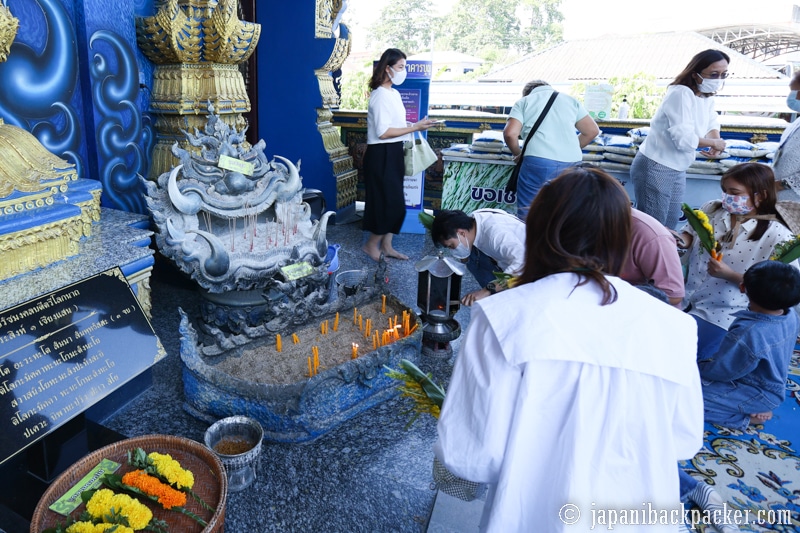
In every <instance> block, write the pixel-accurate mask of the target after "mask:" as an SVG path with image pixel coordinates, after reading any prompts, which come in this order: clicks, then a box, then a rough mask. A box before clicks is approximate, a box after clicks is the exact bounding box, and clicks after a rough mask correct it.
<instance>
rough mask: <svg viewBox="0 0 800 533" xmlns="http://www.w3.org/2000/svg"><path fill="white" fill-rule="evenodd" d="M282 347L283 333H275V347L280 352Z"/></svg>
mask: <svg viewBox="0 0 800 533" xmlns="http://www.w3.org/2000/svg"><path fill="white" fill-rule="evenodd" d="M282 348H283V346H282V345H281V334H280V333H278V334H277V335H275V349H276V350H278V351H279V352H280V351H281V349H282Z"/></svg>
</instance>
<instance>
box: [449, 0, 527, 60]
mask: <svg viewBox="0 0 800 533" xmlns="http://www.w3.org/2000/svg"><path fill="white" fill-rule="evenodd" d="M519 3H520V0H459V2H458V3H457V4H456V6H455V8H454V9H453V12H452V13H450V14H449V15H448V16H446V17H443V19H442V23H441V25H439V26H438V28H439V31H438V33H440V34H444V35H447V36H448V37H449V39H447V41H448V43H447V44H448V46H447V48H449V49H451V50H455V51H457V52H463V53H465V54H470V55H481V52H482V51H483V50H485V49H487V48H489V49H491V48H499V49H509V48H518V47H519V45H520V43H521V42H522V37H521V32H520V30H521V28H520V24H519V18H518V17H517V14H516V10H517V6H519Z"/></svg>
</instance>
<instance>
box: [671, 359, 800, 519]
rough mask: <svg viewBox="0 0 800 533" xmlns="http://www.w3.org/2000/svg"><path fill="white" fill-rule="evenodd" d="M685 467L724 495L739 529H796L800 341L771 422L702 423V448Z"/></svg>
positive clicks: (799, 501)
mask: <svg viewBox="0 0 800 533" xmlns="http://www.w3.org/2000/svg"><path fill="white" fill-rule="evenodd" d="M684 467H685V468H686V470H687V471H688V472H689V473H690V474H691V475H692V476H693V477H694V478H695V479H702V480H703V481H705V482H706V483H708V484H710V485H712V486H713V487H714V488H715V489H716V490H717V491H718V492H719V493H720V494H721V495H722V498H723V499H724V500H726V501H727V502H728V506H729V507H728V509H727V511H729V514H728V517H729V518H730V519H733V520H734V521H736V523H737V524H739V528H740V530H741V531H754V532H759V531H780V532H786V533H790V532H791V533H795V532H798V531H800V344H798V345H796V346H795V352H794V355H793V357H792V363H791V366H790V368H789V380H788V381H787V390H786V400H785V401H784V402H783V403H782V404H781V405H780V407H778V409H776V410H775V411H774V412H773V418H772V420H769V421H768V422H765V423H764V424H763V425H756V426H752V425H751V426H750V427H748V428H747V430H746V431H736V430H731V429H727V428H723V427H721V426H715V425H713V424H706V427H705V437H704V442H703V449H702V450H700V452H699V453H698V454H697V455H696V456H695V457H694V459H692V460H691V461H690V462H688V463H684ZM697 530H698V531H706V532H711V531H714V529H713V528H705V527H704V526H703V525H698V526H697Z"/></svg>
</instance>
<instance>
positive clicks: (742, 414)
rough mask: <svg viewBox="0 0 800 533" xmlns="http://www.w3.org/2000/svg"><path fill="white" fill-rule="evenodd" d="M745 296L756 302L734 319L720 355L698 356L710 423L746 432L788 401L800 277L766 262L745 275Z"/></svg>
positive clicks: (787, 267)
mask: <svg viewBox="0 0 800 533" xmlns="http://www.w3.org/2000/svg"><path fill="white" fill-rule="evenodd" d="M739 290H741V291H742V292H743V293H745V294H746V295H747V297H748V298H749V300H750V303H749V306H748V308H747V310H742V311H737V312H736V313H734V316H735V317H736V319H735V320H734V321H733V323H732V324H731V326H730V328H728V332H727V334H726V335H725V336H724V338H723V339H722V342H721V344H720V345H719V348H718V349H717V350H716V352H715V353H703V352H702V350H701V351H699V352H698V354H697V363H698V366H699V368H700V379H701V381H702V385H703V404H704V407H705V420H706V422H711V423H712V424H719V425H721V426H725V427H729V428H734V429H739V430H744V429H745V428H747V426H748V425H749V424H758V423H762V422H765V421H766V420H769V419H770V418H772V410H773V409H775V408H776V407H778V406H779V405H780V404H781V402H783V400H784V398H785V397H786V378H787V374H788V372H789V361H790V358H791V356H792V351H793V350H794V346H795V343H796V341H797V335H798V330H800V318H798V316H797V313H796V312H795V310H794V309H792V307H794V306H795V305H797V304H798V303H800V272H798V270H797V269H796V268H795V267H793V266H791V265H787V264H784V263H781V262H780V261H761V262H759V263H756V264H754V265H753V266H751V267H750V268H748V269H747V271H745V273H744V277H743V280H742V283H741V284H740V286H739Z"/></svg>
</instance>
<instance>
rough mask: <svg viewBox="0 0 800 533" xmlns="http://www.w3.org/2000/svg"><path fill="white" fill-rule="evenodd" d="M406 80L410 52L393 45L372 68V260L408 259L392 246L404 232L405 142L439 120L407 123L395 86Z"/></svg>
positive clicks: (367, 164)
mask: <svg viewBox="0 0 800 533" xmlns="http://www.w3.org/2000/svg"><path fill="white" fill-rule="evenodd" d="M405 79H406V55H405V54H404V53H403V52H401V51H400V50H398V49H397V48H389V49H388V50H386V51H385V52H384V53H383V54H382V55H381V58H380V60H379V61H378V63H377V64H376V65H375V68H374V69H373V71H372V78H371V79H370V82H369V87H370V89H371V90H372V92H371V93H370V96H369V108H368V110H367V151H366V153H365V154H364V189H365V192H366V198H365V202H364V218H363V221H362V223H363V228H364V230H366V231H368V232H369V237H368V238H367V242H366V244H364V246H363V247H362V250H363V251H364V252H366V253H367V254H368V255H369V256H370V257H371V258H372V259H374V260H375V261H379V260H380V257H381V254H383V255H384V256H385V257H394V258H396V259H408V256H407V255H405V254H402V253H400V252H398V251H397V250H395V249H394V248H393V247H392V236H393V234H395V233H399V232H400V228H401V227H402V225H403V220H404V219H405V216H406V207H405V197H404V195H403V174H404V172H405V165H404V164H403V141H405V140H410V135H409V134H410V133H412V132H415V131H422V130H427V129H428V128H430V127H431V126H432V125H433V124H434V123H435V122H434V121H432V120H430V119H428V118H427V117H425V118H423V119H422V120H420V121H419V122H417V123H415V124H411V123H408V122H406V109H405V107H404V106H403V101H402V99H401V97H400V93H399V92H398V91H397V90H396V89H394V88H393V87H392V86H393V85H401V84H402V83H403V82H404V81H405Z"/></svg>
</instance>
